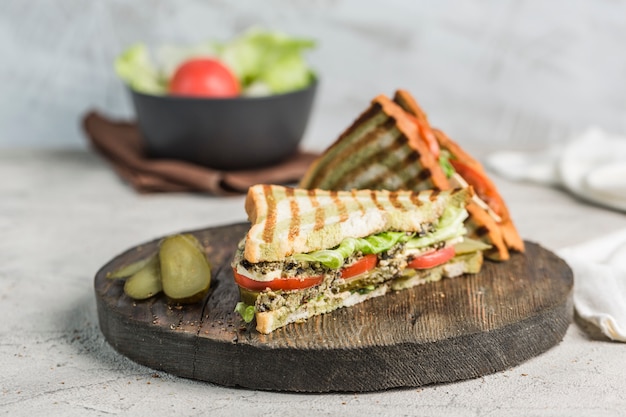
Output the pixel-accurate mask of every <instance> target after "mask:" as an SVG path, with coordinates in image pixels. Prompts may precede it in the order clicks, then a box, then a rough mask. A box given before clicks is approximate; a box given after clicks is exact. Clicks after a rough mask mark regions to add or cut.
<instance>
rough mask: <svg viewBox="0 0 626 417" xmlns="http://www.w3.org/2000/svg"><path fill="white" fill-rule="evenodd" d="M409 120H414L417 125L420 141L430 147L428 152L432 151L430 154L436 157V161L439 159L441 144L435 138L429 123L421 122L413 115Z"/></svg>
mask: <svg viewBox="0 0 626 417" xmlns="http://www.w3.org/2000/svg"><path fill="white" fill-rule="evenodd" d="M409 118H410V119H411V120H413V123H415V126H416V127H417V132H418V134H419V137H420V139H422V141H423V142H424V144H425V145H426V146H427V147H428V150H430V153H431V154H432V155H433V156H434V157H435V159H438V158H439V153H440V152H441V149H440V147H439V142H437V138H436V137H435V133H434V132H433V131H432V129H431V128H430V126H429V124H428V122H427V121H425V120H420V119H418V118H417V117H415V116H413V115H409Z"/></svg>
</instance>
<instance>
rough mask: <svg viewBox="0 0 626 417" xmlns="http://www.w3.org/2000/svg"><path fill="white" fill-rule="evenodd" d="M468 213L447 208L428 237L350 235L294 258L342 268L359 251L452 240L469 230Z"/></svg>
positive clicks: (425, 244) (452, 207)
mask: <svg viewBox="0 0 626 417" xmlns="http://www.w3.org/2000/svg"><path fill="white" fill-rule="evenodd" d="M467 216H468V214H467V211H466V210H465V208H463V207H454V206H448V207H446V209H445V211H444V213H443V215H442V216H441V218H440V219H439V224H438V225H437V226H436V227H435V231H434V232H431V233H427V234H426V235H424V236H420V237H417V236H415V234H410V233H409V234H407V233H405V232H382V233H378V234H375V235H371V236H368V237H365V238H347V239H344V240H343V241H342V242H341V243H340V244H339V246H337V247H336V248H334V249H324V250H319V251H315V252H310V253H303V254H296V255H293V256H292V258H293V259H294V260H295V261H298V262H319V263H321V264H322V265H324V266H326V267H327V268H332V269H338V268H341V267H342V266H343V265H344V263H345V260H346V259H347V258H349V257H350V256H352V255H353V254H355V253H357V252H362V253H363V254H366V255H367V254H379V253H382V252H385V251H387V250H389V249H391V248H392V247H393V246H394V245H396V244H397V243H399V242H406V245H407V247H408V248H414V249H419V248H424V247H427V246H430V245H432V244H434V243H437V242H442V241H446V240H450V239H453V238H456V237H459V236H463V235H465V234H466V233H467V230H466V229H465V226H464V221H465V219H466V218H467Z"/></svg>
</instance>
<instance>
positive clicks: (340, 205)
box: [330, 190, 348, 223]
mask: <svg viewBox="0 0 626 417" xmlns="http://www.w3.org/2000/svg"><path fill="white" fill-rule="evenodd" d="M330 198H332V200H333V203H334V204H335V206H337V210H338V211H339V221H340V222H342V223H343V222H345V221H346V220H348V209H347V208H346V203H344V202H343V201H342V200H341V199H340V198H339V197H338V196H337V191H336V190H333V191H331V192H330Z"/></svg>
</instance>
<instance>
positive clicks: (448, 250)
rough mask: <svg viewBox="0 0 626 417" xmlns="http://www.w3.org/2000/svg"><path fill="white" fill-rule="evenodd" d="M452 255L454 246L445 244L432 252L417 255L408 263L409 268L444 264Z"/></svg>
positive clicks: (426, 267) (424, 267) (425, 267)
mask: <svg viewBox="0 0 626 417" xmlns="http://www.w3.org/2000/svg"><path fill="white" fill-rule="evenodd" d="M453 257H454V246H446V247H445V248H442V249H438V250H436V251H433V252H428V253H425V254H424V255H421V256H418V257H417V258H415V259H413V260H412V261H411V262H409V263H408V265H407V266H408V267H409V268H413V269H428V268H433V267H435V266H438V265H441V264H444V263H446V262H448V261H449V260H450V259H452V258H453Z"/></svg>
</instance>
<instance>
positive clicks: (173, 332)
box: [95, 224, 573, 392]
mask: <svg viewBox="0 0 626 417" xmlns="http://www.w3.org/2000/svg"><path fill="white" fill-rule="evenodd" d="M247 229H248V224H234V225H228V226H222V227H216V228H209V229H203V230H197V231H192V232H191V233H193V234H194V235H195V236H196V237H197V238H198V239H199V240H200V241H201V242H202V243H203V244H204V246H205V248H206V251H207V255H208V257H209V259H210V262H211V264H212V266H213V281H212V289H211V291H210V293H209V294H207V296H206V297H205V299H204V301H203V302H201V303H198V304H194V305H187V306H184V307H181V306H177V305H170V304H168V302H167V299H166V298H165V297H164V296H157V297H154V298H152V299H150V300H147V301H141V302H137V301H133V300H132V299H130V298H128V297H127V296H126V295H125V294H124V292H123V281H120V280H112V279H110V278H107V274H109V273H111V272H113V271H116V270H118V269H119V268H121V267H123V266H125V265H128V264H131V263H133V262H135V261H138V260H140V259H143V258H146V257H148V256H150V255H151V254H153V253H154V252H155V251H156V250H157V245H158V241H159V239H157V240H154V241H152V242H148V243H145V244H142V245H140V246H137V247H134V248H132V249H129V250H128V251H126V252H124V253H122V254H121V255H119V256H117V257H116V258H114V259H113V260H111V261H110V262H108V263H107V264H106V265H104V266H103V267H102V268H101V269H100V271H98V273H97V274H96V277H95V292H96V300H97V308H98V316H99V321H100V328H101V330H102V332H103V334H104V336H105V338H106V339H107V341H108V342H109V343H110V344H111V345H112V346H113V347H114V348H115V349H116V350H117V351H119V352H120V353H121V354H123V355H125V356H127V357H128V358H130V359H132V360H134V361H136V362H138V363H140V364H143V365H146V366H148V367H151V368H153V369H157V370H163V371H166V372H169V373H172V374H174V375H178V376H181V377H186V378H193V379H198V380H203V381H209V382H213V383H216V384H220V385H226V386H240V387H246V388H253V389H262V390H278V391H300V392H330V391H349V392H363V391H374V390H382V389H388V388H398V387H417V386H421V385H426V384H433V383H443V382H451V381H458V380H462V379H468V378H475V377H479V376H483V375H487V374H490V373H494V372H497V371H500V370H504V369H507V368H510V367H512V366H515V365H518V364H520V363H521V362H523V361H526V360H528V359H530V358H532V357H534V356H536V355H539V354H541V353H542V352H545V351H546V350H548V349H550V348H551V347H553V346H554V345H556V344H557V343H558V342H559V341H560V340H561V339H562V338H563V335H564V334H565V331H566V330H567V327H568V326H569V324H570V322H571V319H572V314H573V307H572V285H573V278H572V272H571V270H570V268H569V267H568V266H567V264H566V263H565V262H564V261H563V260H561V259H560V258H558V257H557V256H556V255H554V254H553V253H551V252H550V251H548V250H546V249H544V248H542V247H540V246H539V245H537V244H535V243H530V242H526V245H527V246H526V247H527V249H526V253H525V254H514V255H513V257H512V259H511V260H509V261H508V262H505V263H494V262H485V265H484V267H483V270H482V271H481V272H480V274H478V275H474V276H469V277H460V278H454V279H444V280H441V281H439V282H435V283H430V284H426V285H421V286H418V287H415V288H412V289H409V290H405V291H401V292H397V293H391V294H388V295H386V296H384V297H379V298H375V299H372V300H369V301H366V302H364V303H362V304H359V305H357V306H354V307H351V308H344V309H340V310H337V311H335V312H333V313H330V314H326V315H323V316H318V317H315V318H313V319H310V320H309V321H307V322H306V323H302V324H291V325H288V326H286V327H284V328H282V329H278V330H276V331H274V332H273V333H271V334H269V335H262V334H259V333H258V332H256V330H254V324H253V323H252V324H249V325H246V324H245V323H244V322H243V321H242V320H241V319H240V317H239V315H238V314H236V313H234V312H233V309H234V307H235V304H236V303H237V301H238V291H237V288H236V285H235V284H234V281H233V277H232V272H231V269H230V261H231V257H232V254H233V252H234V249H235V247H236V244H237V242H238V241H239V240H240V239H241V238H242V237H243V236H244V234H245V233H246V231H247Z"/></svg>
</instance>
